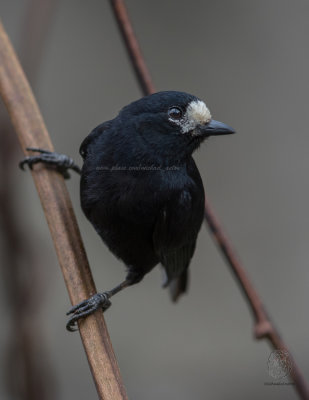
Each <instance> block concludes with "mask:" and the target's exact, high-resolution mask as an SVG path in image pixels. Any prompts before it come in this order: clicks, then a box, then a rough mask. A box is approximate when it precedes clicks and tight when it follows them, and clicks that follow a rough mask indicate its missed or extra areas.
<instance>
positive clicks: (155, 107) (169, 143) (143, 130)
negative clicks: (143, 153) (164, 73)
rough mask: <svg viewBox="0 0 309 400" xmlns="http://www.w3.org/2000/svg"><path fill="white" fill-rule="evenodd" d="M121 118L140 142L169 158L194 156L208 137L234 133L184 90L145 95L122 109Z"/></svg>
mask: <svg viewBox="0 0 309 400" xmlns="http://www.w3.org/2000/svg"><path fill="white" fill-rule="evenodd" d="M119 117H120V118H121V121H122V123H126V124H127V126H130V128H131V129H130V131H131V132H134V134H137V139H138V140H139V141H140V142H143V143H144V144H146V146H147V147H149V149H150V148H152V149H153V150H154V151H156V152H157V154H158V155H162V156H163V157H168V158H170V159H175V158H177V159H183V158H185V157H187V156H189V155H191V154H192V152H193V151H194V150H195V149H196V148H197V147H198V146H199V145H200V144H201V142H202V141H203V140H205V139H206V138H208V137H209V136H215V135H227V134H231V133H234V130H233V129H232V128H230V127H229V126H228V125H225V124H224V123H222V122H218V121H215V120H214V119H212V117H211V114H210V111H209V109H208V108H207V106H206V104H205V103H204V102H203V101H202V100H200V99H198V98H197V97H195V96H193V95H191V94H187V93H183V92H175V91H167V92H158V93H154V94H152V95H150V96H146V97H143V98H141V99H140V100H137V101H135V102H133V103H131V104H129V105H128V106H126V107H125V108H123V109H122V110H121V112H120V114H119Z"/></svg>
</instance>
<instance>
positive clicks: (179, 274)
mask: <svg viewBox="0 0 309 400" xmlns="http://www.w3.org/2000/svg"><path fill="white" fill-rule="evenodd" d="M233 132H234V131H233V130H232V129H231V128H230V127H228V126H227V125H225V124H223V123H221V122H218V121H215V120H213V119H212V118H211V115H210V112H209V110H208V108H207V107H206V105H205V103H204V102H202V101H201V100H199V99H198V98H197V97H195V96H192V95H190V94H187V93H182V92H172V91H169V92H159V93H155V94H153V95H150V96H147V97H144V98H142V99H140V100H137V101H135V102H133V103H131V104H129V105H128V106H126V107H124V108H123V109H122V110H121V111H120V113H119V114H118V116H117V117H116V118H114V119H113V120H110V121H107V122H105V123H103V124H101V125H99V126H97V127H96V128H95V129H94V130H93V131H92V132H91V133H90V134H89V135H88V136H87V137H86V139H85V140H84V141H83V143H82V144H81V147H80V154H81V155H82V157H83V160H84V164H83V167H82V171H81V185H80V197H81V206H82V209H83V211H84V213H85V215H86V217H87V218H88V219H89V221H90V222H91V223H92V225H93V226H94V228H95V229H96V231H97V232H98V234H99V235H100V236H101V238H102V239H103V241H104V242H105V243H106V245H107V246H108V247H109V249H110V250H111V251H112V252H113V253H114V254H115V255H116V256H117V257H118V258H119V259H121V260H122V261H123V262H124V264H125V265H126V267H127V270H128V273H127V278H126V280H125V281H124V282H123V283H122V284H120V285H118V286H117V287H116V288H114V289H113V290H111V291H109V292H104V293H103V294H97V295H95V296H93V297H92V298H90V299H89V300H85V301H83V302H82V303H80V304H78V305H77V306H75V307H73V308H72V310H71V311H70V313H72V314H73V316H72V317H71V319H70V320H69V322H68V325H67V327H68V329H69V330H72V327H74V324H75V323H76V321H77V320H78V319H79V318H80V317H84V316H86V315H88V314H90V313H92V312H93V311H95V310H96V309H97V308H99V307H102V308H103V309H104V310H105V309H106V308H108V306H109V305H110V301H109V298H110V297H111V296H113V295H114V294H115V293H117V292H118V291H120V290H122V289H123V288H124V287H127V286H129V285H132V284H134V283H137V282H139V281H140V280H141V279H142V278H143V277H144V275H145V274H146V273H148V272H149V271H150V270H152V268H154V267H155V266H156V265H157V264H159V263H161V265H162V266H163V268H164V270H165V272H166V274H165V275H166V280H165V286H169V287H170V290H171V295H172V299H173V300H176V299H177V298H178V296H179V295H180V294H181V293H183V292H184V291H185V290H186V287H187V274H188V266H189V264H190V261H191V259H192V256H193V254H194V250H195V244H196V239H197V235H198V232H199V230H200V227H201V224H202V221H203V215H204V188H203V183H202V180H201V177H200V174H199V171H198V169H197V167H196V165H195V162H194V160H193V158H192V153H193V152H194V150H195V149H196V148H197V147H198V146H199V145H200V144H201V142H202V141H203V140H205V139H206V138H207V137H208V136H211V135H223V134H229V133H233ZM32 150H34V151H39V152H40V153H41V155H40V156H34V157H27V158H26V159H25V160H24V161H22V162H21V164H20V165H21V167H23V165H24V164H25V163H27V164H29V166H30V167H32V164H34V163H36V162H45V163H48V164H52V165H57V166H58V169H59V171H60V172H61V173H63V174H65V176H68V174H67V170H66V169H67V168H72V169H74V170H75V171H77V172H78V167H77V166H76V165H75V164H74V162H73V160H71V159H70V158H68V157H67V156H64V155H59V154H57V153H50V152H46V151H44V150H40V149H39V150H38V149H32Z"/></svg>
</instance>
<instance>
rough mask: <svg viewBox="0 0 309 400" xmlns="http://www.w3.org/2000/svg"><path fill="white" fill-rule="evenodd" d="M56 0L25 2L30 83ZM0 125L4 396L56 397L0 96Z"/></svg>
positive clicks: (23, 45)
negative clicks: (7, 315)
mask: <svg viewBox="0 0 309 400" xmlns="http://www.w3.org/2000/svg"><path fill="white" fill-rule="evenodd" d="M56 3H57V2H56V1H55V0H43V1H42V0H31V1H30V2H29V4H28V5H27V7H26V13H25V16H24V18H23V29H22V32H23V33H22V35H21V38H20V45H19V49H20V53H21V61H22V63H23V65H24V68H25V64H26V66H27V67H26V68H25V70H26V73H27V75H28V77H29V76H30V77H31V79H30V81H32V82H31V83H32V84H33V81H34V78H35V77H36V76H37V72H38V69H39V64H40V61H41V58H42V57H41V55H42V53H43V49H44V44H45V43H46V39H47V31H48V30H49V28H50V27H51V23H52V15H53V14H54V12H53V11H54V9H55V5H56ZM0 127H1V129H0V209H1V218H0V230H1V232H2V233H3V234H2V235H1V247H2V253H1V261H2V262H1V266H2V269H3V273H4V279H5V289H6V296H7V301H8V304H9V305H10V309H11V312H10V321H9V327H10V332H9V334H8V337H7V343H6V346H5V354H4V359H5V372H6V373H5V376H6V380H5V381H6V382H5V383H6V388H7V391H8V395H9V396H10V397H14V398H19V399H24V400H27V399H29V400H30V399H31V400H38V399H40V400H48V399H52V398H55V397H57V396H56V393H57V385H56V382H55V379H54V374H53V371H52V368H51V366H50V360H49V355H48V352H47V350H46V349H45V347H46V346H45V341H44V337H43V335H42V329H41V328H42V327H41V324H40V323H39V315H40V309H41V307H42V305H43V303H44V301H42V295H43V294H44V289H45V286H46V282H45V280H44V279H42V277H43V274H44V271H42V268H40V265H39V264H41V261H42V257H40V256H41V255H42V243H39V242H40V240H38V238H37V237H35V236H36V235H35V232H33V231H32V234H34V235H32V236H30V235H29V233H28V232H26V231H25V229H24V228H23V221H22V219H20V218H17V209H16V207H17V205H16V201H15V200H16V196H17V194H16V190H15V185H16V182H15V179H14V177H15V175H16V174H15V173H14V172H16V162H17V158H18V157H19V158H20V147H19V143H18V140H17V137H16V135H14V129H13V127H12V125H11V123H10V120H9V118H8V114H7V112H6V110H5V108H4V105H3V103H2V101H1V104H0ZM35 241H36V244H37V245H38V247H39V248H41V252H39V253H38V252H36V253H34V242H35ZM43 247H44V246H43ZM43 251H44V249H43ZM38 255H39V256H38ZM40 258H41V260H40ZM25 271H26V273H25ZM45 272H46V271H45ZM21 309H22V312H21V311H20V310H21Z"/></svg>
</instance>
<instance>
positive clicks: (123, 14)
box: [110, 0, 309, 400]
mask: <svg viewBox="0 0 309 400" xmlns="http://www.w3.org/2000/svg"><path fill="white" fill-rule="evenodd" d="M110 2H111V5H112V8H113V11H114V14H115V18H116V20H117V22H118V25H119V27H120V31H121V34H122V38H123V41H124V42H125V44H126V49H127V52H128V54H129V56H130V59H131V60H132V63H133V65H134V69H135V73H136V76H137V78H138V82H139V84H140V87H141V90H142V92H143V93H144V94H145V95H148V94H151V93H153V92H154V91H155V89H154V85H153V83H152V80H151V76H150V73H149V70H148V68H147V66H146V63H145V61H144V59H143V55H142V53H141V51H140V49H139V45H138V42H137V39H136V37H135V35H134V31H133V28H132V24H131V21H130V18H129V16H128V12H127V10H126V7H125V3H124V0H110ZM205 221H206V222H207V224H208V226H209V229H210V231H211V233H212V235H213V238H214V240H215V242H216V243H217V245H218V247H219V249H220V250H221V252H222V254H223V255H224V257H225V259H226V261H227V263H228V265H229V266H230V267H231V270H232V272H233V274H234V276H235V278H236V280H237V281H238V283H239V285H240V288H241V290H242V292H243V294H244V295H245V298H246V300H247V303H248V305H249V307H250V309H251V311H252V312H253V316H254V320H255V326H254V334H255V337H256V338H257V339H264V338H265V339H268V341H269V342H270V344H271V345H272V347H273V348H274V349H277V350H287V351H288V349H287V346H286V345H285V343H284V342H283V340H282V338H281V337H280V335H279V333H278V331H277V329H276V328H275V326H274V324H273V323H272V321H271V320H270V319H269V317H268V315H267V313H266V311H265V309H264V307H263V305H262V301H261V299H260V297H259V295H258V294H257V292H256V290H255V288H254V286H253V285H252V283H251V281H250V280H249V278H248V276H247V274H246V273H245V270H244V268H243V267H242V265H241V263H240V262H239V260H238V259H237V257H236V255H235V253H234V251H233V249H232V246H231V244H230V242H229V240H228V239H227V237H226V236H225V234H224V232H223V230H222V228H221V227H220V224H219V222H218V220H217V218H216V216H215V214H214V212H213V211H212V208H211V206H210V204H209V202H208V200H207V199H206V201H205ZM289 354H290V361H291V363H292V369H291V374H290V375H291V378H292V379H293V381H294V383H295V387H296V390H297V391H298V393H299V395H300V397H301V398H302V399H304V400H308V399H309V388H308V386H307V383H306V381H305V379H304V377H303V374H302V372H301V371H300V369H299V368H298V366H297V364H296V362H295V360H294V358H293V357H292V355H291V353H290V352H289Z"/></svg>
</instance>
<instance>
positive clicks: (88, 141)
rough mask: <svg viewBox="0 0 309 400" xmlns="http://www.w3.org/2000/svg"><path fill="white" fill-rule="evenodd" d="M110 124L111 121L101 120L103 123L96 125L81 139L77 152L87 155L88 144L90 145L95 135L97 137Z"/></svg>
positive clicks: (83, 155)
mask: <svg viewBox="0 0 309 400" xmlns="http://www.w3.org/2000/svg"><path fill="white" fill-rule="evenodd" d="M110 125H111V121H106V122H103V124H100V125H98V126H97V127H96V128H94V129H93V130H92V131H91V132H90V133H89V135H88V136H87V137H86V138H85V139H84V140H83V141H82V144H81V145H80V148H79V154H80V155H81V156H82V157H83V158H85V157H86V155H87V149H88V146H89V145H91V144H92V143H93V142H94V141H95V139H96V138H97V137H99V136H100V135H101V134H102V132H103V131H105V130H106V129H107V128H109V127H110Z"/></svg>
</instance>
